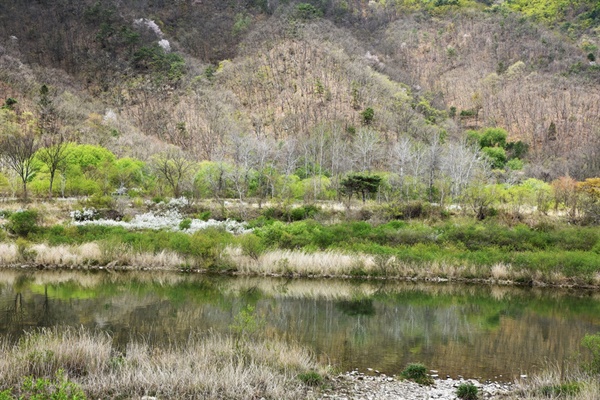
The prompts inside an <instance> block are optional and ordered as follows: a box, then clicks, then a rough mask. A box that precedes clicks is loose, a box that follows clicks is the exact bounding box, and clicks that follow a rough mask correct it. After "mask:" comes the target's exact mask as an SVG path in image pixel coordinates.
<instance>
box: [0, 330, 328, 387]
mask: <svg viewBox="0 0 600 400" xmlns="http://www.w3.org/2000/svg"><path fill="white" fill-rule="evenodd" d="M0 350H2V354H3V357H2V358H1V359H0V391H1V390H5V389H8V388H13V393H14V390H16V389H17V388H18V387H19V386H20V384H21V382H22V381H23V379H24V377H25V376H33V377H34V378H38V377H46V378H52V377H54V376H55V374H56V372H57V371H58V370H59V369H63V370H64V371H65V372H66V374H67V377H68V379H69V380H70V381H72V382H75V383H76V384H78V385H80V387H81V388H82V389H83V390H84V392H85V393H86V394H87V396H88V397H89V398H139V397H142V396H157V397H159V398H189V399H195V398H198V399H200V398H201V399H223V398H227V399H249V398H261V397H265V398H279V399H304V398H308V397H310V396H309V393H308V386H307V385H305V384H303V383H302V382H301V381H300V380H299V379H298V378H297V377H298V375H299V374H304V373H307V372H309V371H319V372H322V373H324V372H325V370H324V369H323V368H321V367H319V366H318V365H317V364H316V363H315V362H314V361H313V359H312V357H311V355H310V354H309V353H308V352H307V351H306V350H304V349H303V348H300V347H298V346H295V345H289V344H285V343H283V342H281V341H278V340H269V341H266V340H254V341H244V342H242V343H240V342H239V341H236V340H235V338H233V337H229V336H220V335H217V334H214V333H208V334H206V335H200V334H195V335H192V336H190V338H189V339H188V341H187V343H184V344H183V345H180V346H175V345H172V346H169V347H166V348H156V347H153V346H151V345H150V344H149V343H147V342H144V341H130V342H129V343H128V344H127V346H126V348H125V350H124V351H122V352H119V351H117V350H115V349H114V348H113V345H112V338H111V337H110V336H109V335H108V334H106V333H93V332H90V331H87V330H84V329H70V328H53V329H42V330H39V331H36V332H33V333H28V334H27V335H26V336H25V337H24V338H23V339H21V340H20V341H19V342H18V343H17V344H11V343H9V342H8V341H7V340H6V339H4V340H3V341H2V343H1V344H0Z"/></svg>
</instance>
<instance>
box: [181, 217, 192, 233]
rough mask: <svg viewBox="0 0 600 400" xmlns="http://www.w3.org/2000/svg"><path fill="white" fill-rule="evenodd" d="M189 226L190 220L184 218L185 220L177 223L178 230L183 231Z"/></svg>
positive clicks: (190, 224)
mask: <svg viewBox="0 0 600 400" xmlns="http://www.w3.org/2000/svg"><path fill="white" fill-rule="evenodd" d="M191 226H192V220H191V218H185V219H182V220H181V222H180V223H179V230H180V231H185V230H186V229H190V227H191Z"/></svg>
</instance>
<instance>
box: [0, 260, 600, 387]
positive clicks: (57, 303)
mask: <svg viewBox="0 0 600 400" xmlns="http://www.w3.org/2000/svg"><path fill="white" fill-rule="evenodd" d="M242 311H244V312H245V313H246V314H248V315H252V317H251V322H252V323H253V325H256V326H257V327H258V328H257V330H256V333H254V334H255V335H265V336H267V337H275V336H277V337H283V338H285V339H286V340H290V341H294V342H297V343H300V344H303V345H305V346H307V347H308V348H310V349H312V351H313V352H314V354H315V355H316V356H317V357H318V358H319V359H320V360H322V361H324V362H328V363H331V364H333V365H335V366H337V367H339V368H340V369H342V370H350V369H354V368H359V369H360V370H361V371H364V370H365V369H366V368H373V369H376V370H379V371H381V372H384V373H386V374H397V373H399V372H400V371H401V370H402V369H403V368H404V367H405V366H406V364H407V363H411V362H420V363H423V364H425V365H426V366H427V367H428V368H430V369H435V370H437V371H439V374H440V375H441V376H446V375H450V376H451V377H453V378H455V377H457V376H458V375H462V376H464V377H466V378H482V379H493V380H494V379H495V380H501V381H508V380H512V379H513V378H514V377H516V376H518V375H521V374H531V373H535V372H536V371H539V370H541V369H543V368H544V367H546V366H548V364H554V365H555V364H558V365H562V364H566V363H569V362H580V360H579V358H580V357H579V356H578V355H577V354H578V353H580V352H585V349H583V348H581V347H580V342H581V339H582V338H583V337H584V336H585V334H588V333H589V334H594V333H598V332H600V293H593V292H585V291H581V290H577V291H575V290H572V291H568V290H556V289H541V288H516V287H498V286H480V285H456V284H425V283H414V282H387V283H386V282H364V281H361V282H352V281H340V280H286V279H275V278H232V277H210V276H205V275H185V274H174V273H162V272H161V273H154V272H146V273H108V272H95V273H93V272H71V271H25V272H23V271H0V312H1V313H2V314H1V316H0V335H2V336H8V337H10V338H11V339H17V338H18V337H19V336H20V335H21V334H22V333H23V332H24V331H26V330H31V329H35V328H37V327H50V326H56V325H70V326H84V327H86V328H90V329H101V330H106V331H109V332H111V333H112V335H113V337H114V342H115V346H124V345H125V343H127V341H129V340H131V339H132V338H133V339H136V340H137V339H143V340H147V341H149V342H150V343H153V344H155V345H156V346H163V345H166V344H169V343H177V342H184V341H185V340H186V338H187V337H188V336H189V334H190V333H192V332H197V331H201V332H204V331H210V330H213V331H217V332H230V331H231V329H232V326H236V325H237V326H240V322H239V318H238V319H236V316H239V315H241V312H242Z"/></svg>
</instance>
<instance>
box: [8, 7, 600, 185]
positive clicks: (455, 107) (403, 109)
mask: <svg viewBox="0 0 600 400" xmlns="http://www.w3.org/2000/svg"><path fill="white" fill-rule="evenodd" d="M563 3H564V4H563ZM599 13H600V11H599V10H598V6H597V4H595V2H594V1H588V0H579V1H576V2H569V3H566V2H563V1H562V0H544V1H543V2H538V3H536V6H535V7H534V6H532V5H530V4H529V3H528V2H523V1H519V0H512V1H506V2H500V3H494V4H490V3H489V2H470V1H463V0H460V1H459V0H437V1H436V2H425V1H420V0H402V1H400V0H397V1H387V2H386V1H369V2H366V1H361V0H354V1H344V0H314V1H307V2H296V1H283V0H282V1H276V0H275V1H271V0H269V1H266V0H249V1H241V0H236V1H230V2H222V1H217V0H180V1H176V2H164V1H131V2H116V1H108V2H95V1H91V0H84V1H79V2H75V1H70V0H61V1H56V2H46V1H22V2H10V1H7V0H2V1H0V46H1V47H0V99H8V98H13V99H16V100H17V101H18V103H17V105H16V107H17V109H18V110H19V111H21V112H22V111H32V112H33V113H34V114H35V115H38V114H39V112H40V111H39V110H40V108H39V100H40V95H39V90H40V87H41V86H42V85H44V84H45V85H47V86H48V87H49V88H50V93H51V97H52V102H53V105H54V107H55V111H54V112H55V113H56V118H57V120H58V121H59V125H60V129H62V130H63V131H65V132H69V134H70V135H71V136H70V137H72V138H74V140H76V141H77V142H79V143H90V144H100V145H102V146H105V147H107V148H109V149H110V150H112V151H113V152H114V153H115V154H117V155H118V156H121V157H123V156H132V157H136V158H139V159H141V160H150V158H151V156H152V155H153V154H156V153H159V152H161V151H162V150H164V149H165V144H166V143H170V144H173V145H175V146H178V147H180V148H182V149H183V150H184V151H185V152H186V153H187V154H188V155H190V156H192V157H193V158H194V159H195V160H198V161H200V160H212V161H219V160H227V161H230V162H233V163H235V164H238V165H239V164H240V163H243V158H244V155H243V153H244V146H241V144H244V145H246V147H248V146H249V147H251V149H250V150H252V152H253V153H254V154H256V153H257V152H260V151H259V150H258V149H259V148H263V149H264V152H263V153H264V154H263V155H264V157H267V158H269V157H271V158H272V157H274V154H273V153H272V152H273V151H274V150H275V149H279V151H278V152H277V153H278V161H277V162H278V168H280V169H281V170H286V168H287V167H289V168H291V171H295V170H296V169H297V168H298V167H299V166H300V165H302V164H304V167H305V169H310V168H315V166H317V165H318V168H324V169H326V170H327V175H329V176H335V175H337V174H340V173H345V172H347V171H351V170H357V171H370V170H382V171H397V170H398V168H401V169H402V166H400V167H398V164H399V163H400V164H402V162H403V161H402V160H404V158H403V159H402V160H400V161H399V160H398V157H399V156H398V155H397V154H399V153H398V152H399V151H400V152H401V150H402V148H403V147H402V146H403V145H402V144H403V143H404V148H406V147H407V146H408V147H410V151H409V152H410V153H411V157H412V158H410V157H408V158H406V157H405V158H406V159H416V157H417V156H418V154H421V153H423V152H422V151H421V150H417V149H423V148H427V149H429V153H431V154H438V153H436V152H437V151H438V150H436V149H438V148H442V149H446V150H444V151H445V152H446V153H447V154H450V153H452V152H454V153H456V149H454V150H450V149H449V147H448V146H451V145H452V146H459V147H460V146H463V147H464V146H465V139H464V138H465V135H464V132H465V131H466V130H469V129H470V130H479V129H485V128H489V127H499V128H503V129H505V130H506V131H507V132H508V139H509V140H510V141H512V142H513V143H517V142H518V141H522V142H523V143H525V146H526V147H527V148H528V151H527V152H526V153H525V152H522V153H520V154H519V157H520V158H523V159H524V161H525V166H526V174H527V175H529V176H534V177H538V178H542V179H545V180H552V179H555V178H557V177H559V176H564V175H570V176H572V177H575V178H577V179H585V178H588V177H591V176H596V175H598V174H599V173H600V134H599V132H600V131H599V130H600V122H599V120H598V115H600V85H599V83H600V69H599V68H598V66H597V65H595V62H594V60H595V57H596V56H598V55H600V54H598V45H599V44H600V31H599V29H600V28H599V26H600V24H599V21H600V17H599V16H598V14H599ZM440 140H441V141H440ZM436 146H437V147H436ZM467 147H468V146H467ZM250 150H248V151H250ZM270 152H271V153H270ZM419 152H421V153H419ZM425 153H427V151H425V152H424V153H423V154H425ZM509 153H510V152H509ZM285 154H288V156H285ZM394 154H396V155H394ZM440 154H441V153H440ZM513 156H514V154H513ZM419 157H420V156H419ZM423 157H425V155H423ZM431 157H433V158H431ZM431 157H430V159H429V161H428V162H427V163H424V164H427V165H428V166H427V167H425V168H422V170H420V171H413V173H414V174H415V176H416V175H417V174H422V175H423V179H424V181H427V183H426V185H428V186H429V187H430V188H431V187H432V185H433V181H434V180H435V179H437V177H434V172H435V171H434V170H436V169H439V168H441V169H442V170H443V168H442V167H440V165H442V164H444V163H443V162H440V161H436V160H437V158H436V157H437V156H431ZM508 157H509V158H510V157H511V155H510V154H508ZM400 158H402V157H400ZM438 158H439V157H438ZM442 158H443V157H442ZM449 162H451V161H449ZM286 163H287V164H288V165H287V167H286V166H285V164H286ZM255 164H256V162H255V163H254V165H255ZM309 164H310V165H313V167H310V165H309ZM411 165H412V164H411ZM289 168H288V169H289ZM432 171H434V172H432ZM436 171H437V170H436ZM321 172H322V171H321ZM435 174H436V175H437V174H438V172H435ZM440 176H441V175H440Z"/></svg>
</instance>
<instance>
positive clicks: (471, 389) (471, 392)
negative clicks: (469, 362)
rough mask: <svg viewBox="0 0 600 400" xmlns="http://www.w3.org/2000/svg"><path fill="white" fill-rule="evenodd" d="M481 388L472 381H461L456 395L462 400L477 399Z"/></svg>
mask: <svg viewBox="0 0 600 400" xmlns="http://www.w3.org/2000/svg"><path fill="white" fill-rule="evenodd" d="M478 393H479V389H477V386H475V385H473V384H472V383H461V384H460V385H458V387H457V388H456V397H458V398H459V399H462V400H477V398H478Z"/></svg>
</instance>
